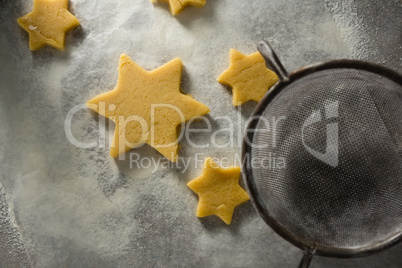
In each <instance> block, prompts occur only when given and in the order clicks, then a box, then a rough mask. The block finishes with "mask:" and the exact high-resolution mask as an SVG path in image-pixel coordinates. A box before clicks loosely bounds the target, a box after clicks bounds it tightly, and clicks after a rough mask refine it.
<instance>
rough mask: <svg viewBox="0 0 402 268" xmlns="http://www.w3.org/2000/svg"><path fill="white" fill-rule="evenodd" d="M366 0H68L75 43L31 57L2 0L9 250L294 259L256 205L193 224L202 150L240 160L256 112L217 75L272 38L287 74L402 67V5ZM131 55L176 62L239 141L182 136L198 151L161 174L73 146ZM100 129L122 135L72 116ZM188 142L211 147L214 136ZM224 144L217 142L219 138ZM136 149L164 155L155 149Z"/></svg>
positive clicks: (83, 256) (323, 261)
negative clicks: (174, 8)
mask: <svg viewBox="0 0 402 268" xmlns="http://www.w3.org/2000/svg"><path fill="white" fill-rule="evenodd" d="M367 2H368V1H364V0H359V1H335V0H326V1H325V2H323V1H320V0H307V1H303V2H301V1H297V0H289V1H276V0H268V1H267V0H254V1H233V0H219V1H218V0H208V1H207V5H206V6H205V7H204V8H202V9H196V8H189V9H187V10H185V11H184V12H183V13H182V14H181V15H179V16H178V17H177V18H174V17H172V16H171V15H170V13H169V12H168V11H167V9H166V6H165V5H163V4H157V5H155V6H153V5H152V4H150V3H149V1H128V0H126V1H100V0H99V1H85V0H71V5H70V10H71V11H72V12H73V13H74V14H75V15H76V16H77V17H78V19H79V20H80V21H81V27H79V28H77V29H75V30H73V31H72V32H71V33H70V34H69V35H68V36H67V50H66V51H65V52H59V51H56V50H54V49H51V48H44V49H42V50H40V51H38V52H30V51H29V49H28V38H27V34H26V33H25V32H23V31H22V30H21V29H20V28H19V27H18V25H17V23H16V19H17V18H18V17H19V16H21V15H23V14H25V13H27V12H29V11H30V10H31V5H32V3H31V1H28V0H18V1H0V32H1V33H2V34H1V36H0V63H1V67H0V123H1V128H0V141H1V143H2V146H1V147H0V160H1V163H2V168H1V169H0V183H1V185H2V187H3V189H4V194H1V196H0V197H1V198H0V208H2V209H4V208H6V210H7V211H8V213H7V212H3V214H0V216H2V215H5V217H7V220H1V219H0V224H2V226H3V227H4V228H3V229H0V230H12V235H13V237H11V236H10V235H11V234H10V235H8V236H7V237H6V239H9V240H10V241H13V242H12V243H8V244H3V246H2V247H0V249H3V247H4V246H5V247H6V248H8V249H9V252H22V253H23V254H22V255H21V256H23V258H22V259H21V262H20V263H19V265H20V266H21V267H22V266H24V265H25V264H26V263H29V264H28V266H33V267H296V265H297V263H298V261H299V259H300V257H301V255H302V254H301V252H300V250H298V249H297V248H295V247H293V246H292V245H291V244H289V243H288V242H286V241H284V240H283V239H282V238H280V237H279V236H278V235H276V234H275V233H274V232H273V231H272V230H271V229H270V228H269V227H268V226H266V225H265V224H264V222H263V221H262V220H261V219H260V218H259V217H258V215H257V214H256V213H255V211H254V209H253V207H252V205H251V204H250V203H246V204H244V205H242V206H240V207H238V208H237V209H236V210H235V214H234V219H233V223H232V225H230V226H226V225H225V224H224V223H223V222H221V221H220V220H219V219H218V218H216V217H207V218H202V219H198V218H197V217H196V216H195V208H196V205H197V197H196V196H195V195H194V194H193V193H192V192H191V191H190V190H189V189H188V188H187V187H186V182H187V181H189V180H191V179H192V178H194V177H196V176H198V174H199V173H200V171H201V166H200V165H199V164H197V163H196V162H195V161H194V159H195V155H196V154H197V153H201V155H200V156H199V158H201V159H202V158H203V157H206V156H216V157H228V158H229V160H230V162H231V163H235V160H236V154H239V152H240V147H239V141H241V134H240V135H238V134H237V133H238V131H239V130H240V133H241V131H242V128H243V127H244V123H245V121H246V120H247V118H248V116H249V115H250V113H251V111H252V109H253V108H254V107H255V104H253V103H247V104H246V105H243V106H242V108H234V107H232V106H231V93H230V91H229V90H227V89H226V88H225V87H223V86H222V85H220V84H219V83H217V82H216V81H215V79H216V77H217V76H218V75H219V74H220V73H221V72H222V71H223V70H224V69H225V68H226V67H227V66H228V61H229V59H228V53H229V49H230V48H231V47H233V48H236V49H238V50H240V51H242V52H244V53H252V52H254V51H255V45H256V43H257V41H259V40H261V39H268V40H269V41H270V42H271V44H272V45H273V46H274V47H275V49H276V50H277V52H278V54H279V55H280V57H281V59H282V60H283V62H284V64H285V66H286V67H287V68H288V69H289V70H293V69H296V68H299V67H301V66H304V65H306V64H310V63H313V62H317V61H323V60H330V59H334V58H347V57H353V58H361V59H366V60H371V61H374V62H378V63H380V64H384V65H386V66H389V67H391V68H394V69H397V70H399V71H401V60H400V59H401V56H402V55H401V32H400V30H401V27H400V25H401V23H400V20H401V17H402V16H401V15H400V12H401V9H400V8H401V2H400V1H386V3H383V2H385V1H370V3H371V4H370V5H368V4H367ZM379 33H380V34H379ZM123 52H124V53H126V54H128V55H129V56H130V57H132V59H133V60H134V61H136V62H137V63H138V64H140V65H141V66H143V67H144V68H146V69H153V68H156V67H158V66H160V65H162V64H163V63H166V62H167V61H168V60H170V59H172V58H174V57H180V58H181V59H182V61H183V63H184V66H185V70H184V73H183V82H182V88H183V90H184V91H185V92H186V93H190V94H191V95H192V96H194V97H195V98H196V99H197V100H199V101H201V102H203V103H205V104H207V105H208V106H209V107H210V108H211V114H210V115H209V116H207V118H208V120H209V121H210V122H211V125H212V129H213V130H218V129H222V128H227V127H229V126H230V124H229V123H228V121H225V120H223V119H222V118H219V117H221V116H228V118H230V120H231V121H233V122H235V124H234V133H235V135H234V140H235V141H234V145H233V146H228V147H225V148H223V149H221V148H216V147H213V146H210V147H209V148H206V149H201V150H200V149H196V148H193V147H192V146H190V145H191V144H190V143H189V141H188V140H183V141H181V150H180V155H181V156H182V157H183V159H192V160H191V163H190V165H189V167H188V168H184V167H183V166H176V167H170V168H157V169H156V171H155V172H153V167H150V168H142V169H138V168H135V167H130V161H129V157H130V154H127V155H126V156H127V159H126V160H125V161H122V160H113V159H110V157H109V155H108V154H109V150H108V148H102V147H95V148H90V149H83V148H77V147H75V146H74V145H72V144H71V143H70V142H69V141H68V140H67V138H66V134H65V132H64V120H65V118H66V115H67V114H68V112H69V111H70V110H71V109H72V108H73V107H74V106H76V105H79V104H82V103H84V102H85V101H86V100H87V99H89V98H90V97H92V96H94V95H95V94H99V93H101V92H105V91H108V90H110V89H112V88H113V87H114V85H115V83H116V79H117V72H116V67H117V62H118V57H119V55H120V53H123ZM204 123H205V122H204ZM204 123H203V122H198V123H195V124H193V127H194V128H197V127H198V128H204V127H205V124H204ZM105 128H106V129H107V132H106V134H108V133H113V125H112V124H110V125H109V123H108V122H107V121H106V122H104V120H103V119H102V118H98V117H97V116H96V115H95V114H92V113H90V112H89V111H87V110H81V111H79V112H78V113H77V114H76V115H75V116H74V118H73V124H72V131H73V134H74V135H75V137H77V139H79V140H81V141H91V140H96V139H98V137H99V135H100V133H102V130H103V129H105ZM106 136H108V135H106ZM191 138H192V140H194V141H197V142H198V143H208V144H210V142H211V133H197V134H192V136H191ZM228 139H230V136H229V135H228V134H227V133H221V135H218V136H217V137H216V140H217V142H218V143H220V144H222V143H225V142H226V141H227V140H228ZM132 153H138V154H140V155H141V157H143V158H144V157H147V158H148V159H153V160H156V161H157V160H158V159H160V156H159V155H158V154H157V153H156V152H155V151H154V150H153V149H151V148H148V147H141V148H139V149H136V150H134V151H133V152H132ZM1 237H2V236H1V234H0V238H1ZM19 241H21V242H22V244H23V247H21V243H20V242H19ZM0 243H3V242H2V241H0ZM401 249H402V245H398V246H396V247H394V248H391V249H389V250H387V251H384V252H382V253H379V254H377V255H373V256H370V257H367V258H362V259H330V258H321V257H315V258H314V259H313V263H312V267H401V266H402V258H401V257H400V252H401ZM25 252H26V256H27V257H26V259H28V260H26V259H24V258H25V257H24V256H25ZM0 258H3V259H0V267H15V265H16V263H18V260H10V259H9V258H10V257H9V255H8V254H7V253H5V254H4V253H1V254H0ZM5 259H6V260H5Z"/></svg>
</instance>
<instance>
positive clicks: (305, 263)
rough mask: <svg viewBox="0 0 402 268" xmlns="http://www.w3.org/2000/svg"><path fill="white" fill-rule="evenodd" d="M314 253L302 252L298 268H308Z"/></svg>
mask: <svg viewBox="0 0 402 268" xmlns="http://www.w3.org/2000/svg"><path fill="white" fill-rule="evenodd" d="M313 255H314V252H312V251H310V250H306V251H305V252H304V255H303V258H302V259H301V261H300V263H299V268H308V267H310V263H311V259H312V258H313Z"/></svg>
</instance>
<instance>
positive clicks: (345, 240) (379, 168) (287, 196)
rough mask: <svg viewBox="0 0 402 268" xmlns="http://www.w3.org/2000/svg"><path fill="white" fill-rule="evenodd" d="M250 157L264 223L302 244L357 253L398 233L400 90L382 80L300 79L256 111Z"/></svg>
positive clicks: (348, 72) (323, 74) (352, 74)
mask: <svg viewBox="0 0 402 268" xmlns="http://www.w3.org/2000/svg"><path fill="white" fill-rule="evenodd" d="M248 157H251V161H250V162H251V164H252V168H253V175H254V180H255V182H256V185H257V189H258V192H259V194H260V195H261V197H262V199H263V200H264V202H265V205H266V207H267V209H268V211H269V213H270V215H271V217H273V218H275V219H276V220H277V221H278V222H279V223H280V224H281V225H282V226H283V227H285V228H286V229H288V230H290V231H291V232H293V233H294V234H296V235H299V236H301V237H302V238H305V239H307V240H310V241H312V242H316V243H317V244H319V245H324V246H333V247H339V248H355V247H361V246H370V245H372V244H374V243H375V242H378V241H381V240H384V239H385V238H388V237H389V236H391V235H395V234H396V233H398V232H402V228H401V226H402V87H401V86H400V85H398V84H396V83H394V82H392V81H391V80H389V79H387V78H384V77H380V76H379V75H377V74H374V73H371V72H368V71H361V70H356V69H336V70H334V69H332V70H324V71H319V72H316V73H314V74H310V75H308V76H305V77H304V78H301V79H299V80H297V81H296V82H294V83H292V84H290V85H289V86H288V87H286V88H285V89H283V90H282V92H280V93H279V94H278V95H277V96H276V97H275V99H274V100H273V101H271V102H270V103H269V105H268V106H267V107H266V109H265V110H264V112H263V113H262V115H261V118H260V120H259V123H258V124H257V127H256V131H255V134H254V137H253V141H252V149H251V153H250V155H249V156H248Z"/></svg>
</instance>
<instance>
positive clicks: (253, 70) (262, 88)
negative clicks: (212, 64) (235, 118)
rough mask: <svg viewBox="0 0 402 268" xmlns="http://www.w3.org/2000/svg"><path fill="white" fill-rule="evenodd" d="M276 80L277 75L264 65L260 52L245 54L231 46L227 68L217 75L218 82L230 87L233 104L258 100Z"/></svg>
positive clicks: (237, 104)
mask: <svg viewBox="0 0 402 268" xmlns="http://www.w3.org/2000/svg"><path fill="white" fill-rule="evenodd" d="M276 81H278V76H277V75H276V74H275V73H274V72H273V71H271V70H269V69H268V68H267V67H266V66H265V60H264V58H263V57H262V56H261V54H260V52H255V53H253V54H251V55H245V54H243V53H241V52H239V51H237V50H235V49H233V48H232V49H231V50H230V66H229V68H228V69H226V70H225V71H224V72H223V73H222V74H221V75H220V76H219V77H218V82H220V83H222V84H225V85H228V86H230V87H232V90H233V105H234V106H239V105H241V104H243V103H245V102H247V101H250V100H253V101H256V102H259V101H260V100H261V99H262V97H263V96H264V95H265V93H266V92H267V91H268V89H269V88H270V87H271V86H272V85H273V84H275V83H276Z"/></svg>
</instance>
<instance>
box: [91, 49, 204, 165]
mask: <svg viewBox="0 0 402 268" xmlns="http://www.w3.org/2000/svg"><path fill="white" fill-rule="evenodd" d="M181 69H182V63H181V60H180V59H179V58H176V59H173V60H172V61H170V62H168V63H166V64H165V65H163V66H161V67H159V68H157V69H155V70H153V71H146V70H144V69H143V68H141V67H140V66H139V65H137V64H136V63H135V62H134V61H132V60H131V59H130V58H129V57H128V56H127V55H125V54H122V55H121V56H120V63H119V69H118V70H119V77H118V81H117V86H116V87H115V88H114V89H113V90H112V91H109V92H106V93H103V94H100V95H98V96H96V97H95V98H93V99H91V100H89V101H88V102H87V105H88V107H89V108H91V109H92V110H94V111H95V112H97V113H99V114H101V115H103V116H105V117H107V118H109V119H111V120H113V121H114V122H115V124H116V129H115V132H114V137H113V144H112V148H111V150H110V155H111V156H112V157H117V156H118V155H119V154H121V153H124V152H127V151H129V150H130V149H132V148H134V147H137V146H139V145H142V144H144V143H147V144H149V145H151V146H152V147H154V148H155V149H156V150H158V151H159V152H160V153H161V154H162V155H164V156H165V157H166V158H168V159H169V160H170V161H173V162H175V161H177V151H178V141H177V139H178V134H177V128H178V127H179V126H180V125H181V124H182V123H184V122H186V121H188V120H190V119H191V118H193V117H198V116H202V115H205V114H207V113H208V112H209V108H208V107H207V106H205V105H204V104H202V103H200V102H197V101H196V100H195V99H193V98H192V97H191V96H189V95H185V94H182V93H181V92H180V81H181Z"/></svg>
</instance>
